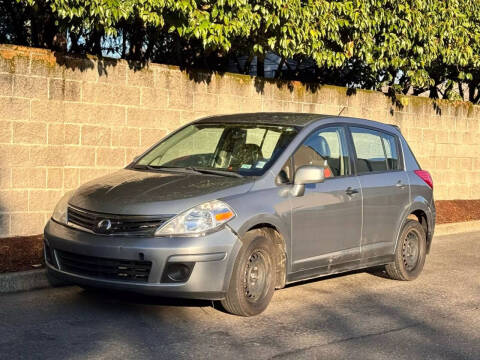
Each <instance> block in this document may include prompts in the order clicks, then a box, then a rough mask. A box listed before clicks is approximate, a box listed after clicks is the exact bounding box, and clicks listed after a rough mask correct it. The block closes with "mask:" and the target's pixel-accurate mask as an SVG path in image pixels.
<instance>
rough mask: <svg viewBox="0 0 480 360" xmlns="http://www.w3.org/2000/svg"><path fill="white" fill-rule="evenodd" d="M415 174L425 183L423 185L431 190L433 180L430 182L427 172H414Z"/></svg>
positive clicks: (430, 178)
mask: <svg viewBox="0 0 480 360" xmlns="http://www.w3.org/2000/svg"><path fill="white" fill-rule="evenodd" d="M415 174H416V175H417V176H418V177H419V178H420V179H422V180H423V181H425V183H426V184H427V185H428V186H430V187H431V188H432V189H433V180H432V177H431V176H430V173H429V172H428V171H425V170H415Z"/></svg>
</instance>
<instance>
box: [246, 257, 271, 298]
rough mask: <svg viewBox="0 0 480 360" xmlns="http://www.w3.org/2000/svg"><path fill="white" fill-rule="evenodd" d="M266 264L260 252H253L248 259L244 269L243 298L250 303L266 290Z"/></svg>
mask: <svg viewBox="0 0 480 360" xmlns="http://www.w3.org/2000/svg"><path fill="white" fill-rule="evenodd" d="M266 283H267V264H266V262H265V256H264V255H263V254H262V251H261V250H255V251H254V252H253V253H252V254H251V255H250V258H249V259H248V263H247V266H246V268H245V279H244V287H245V296H246V297H247V300H248V301H250V302H255V301H257V300H258V299H259V298H261V297H262V296H263V295H264V293H265V290H266V286H265V285H266Z"/></svg>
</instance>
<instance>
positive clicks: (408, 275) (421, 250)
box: [385, 220, 427, 281]
mask: <svg viewBox="0 0 480 360" xmlns="http://www.w3.org/2000/svg"><path fill="white" fill-rule="evenodd" d="M426 239H427V237H426V235H425V230H424V229H423V227H422V225H421V224H420V223H419V222H418V221H415V220H407V222H406V223H405V226H404V227H403V229H402V233H401V234H400V238H399V239H398V244H397V249H396V251H395V261H394V262H393V263H391V264H388V265H386V266H385V270H386V272H387V274H388V276H389V277H390V278H392V279H395V280H404V281H409V280H414V279H416V278H417V277H418V275H420V273H421V272H422V270H423V265H424V264H425V258H426V256H427V243H426Z"/></svg>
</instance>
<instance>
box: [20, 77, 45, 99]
mask: <svg viewBox="0 0 480 360" xmlns="http://www.w3.org/2000/svg"><path fill="white" fill-rule="evenodd" d="M13 95H14V96H18V97H26V98H31V99H46V98H47V97H48V85H47V78H45V77H36V76H24V75H15V76H14V78H13Z"/></svg>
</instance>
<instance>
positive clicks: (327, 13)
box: [0, 0, 480, 103]
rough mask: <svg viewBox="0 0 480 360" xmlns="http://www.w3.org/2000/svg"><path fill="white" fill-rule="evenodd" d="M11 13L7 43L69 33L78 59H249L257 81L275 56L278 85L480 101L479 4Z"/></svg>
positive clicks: (44, 42) (24, 3) (390, 2)
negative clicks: (337, 87)
mask: <svg viewBox="0 0 480 360" xmlns="http://www.w3.org/2000/svg"><path fill="white" fill-rule="evenodd" d="M15 1H16V2H15ZM7 7H8V9H7ZM3 9H5V11H4V12H3V14H6V15H3V16H4V17H6V18H9V19H10V18H12V17H14V16H16V18H23V19H26V20H24V21H23V23H22V22H20V21H11V22H10V23H11V24H10V25H8V24H7V25H5V26H4V27H5V28H2V27H1V25H0V32H1V33H2V34H3V35H2V34H0V39H1V40H2V41H9V40H10V41H11V42H16V41H17V42H21V43H26V44H32V45H35V46H43V47H51V48H55V46H57V47H58V39H59V38H60V37H61V36H60V35H58V34H63V36H64V37H65V38H66V40H67V42H68V44H69V45H68V51H70V52H73V53H83V52H89V53H94V54H99V55H100V54H102V53H105V52H110V53H113V54H118V55H120V56H121V57H124V58H128V59H135V60H152V61H160V62H166V63H173V64H178V65H181V66H188V67H202V68H208V69H210V70H223V69H225V67H226V66H227V64H228V63H231V62H232V61H234V62H235V61H237V62H238V64H240V62H239V61H238V59H239V58H240V57H242V58H244V59H246V61H244V62H243V63H242V66H239V69H240V70H241V71H242V72H245V73H251V65H252V62H254V61H255V62H256V63H257V65H259V66H257V74H258V75H263V71H262V69H263V66H261V64H262V63H263V61H264V59H265V56H266V55H267V54H276V55H277V56H278V69H277V71H276V72H275V75H276V76H277V77H282V78H286V79H300V80H304V81H311V82H322V83H331V84H338V85H344V86H351V87H361V88H369V89H385V88H386V87H387V88H389V89H390V91H393V92H394V93H408V92H410V93H411V92H413V93H415V94H421V93H424V92H426V91H428V92H429V94H430V96H432V97H443V98H463V97H465V98H467V99H469V100H471V101H473V102H475V103H478V102H479V101H480V91H479V88H480V1H479V0H346V1H343V0H338V1H336V0H263V1H260V0H217V1H212V0H0V17H1V16H2V15H1V13H2V11H1V10H3ZM8 14H12V16H9V15H8ZM38 19H41V23H42V24H44V26H43V27H41V26H39V23H40V22H39V21H38ZM1 20H2V19H0V23H2V21H1ZM3 23H4V24H5V22H3ZM22 26H23V29H25V28H27V29H29V31H28V32H27V33H25V31H24V34H25V35H24V36H23V37H22V35H21V34H22V32H21V31H19V30H18V27H22ZM16 27H17V28H16ZM49 27H50V28H49ZM52 27H53V28H54V30H55V31H52ZM9 31H10V35H5V34H7V33H8V32H9ZM52 32H53V34H55V35H52ZM28 34H29V35H28ZM56 41H57V42H56ZM67 42H66V43H67Z"/></svg>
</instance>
